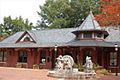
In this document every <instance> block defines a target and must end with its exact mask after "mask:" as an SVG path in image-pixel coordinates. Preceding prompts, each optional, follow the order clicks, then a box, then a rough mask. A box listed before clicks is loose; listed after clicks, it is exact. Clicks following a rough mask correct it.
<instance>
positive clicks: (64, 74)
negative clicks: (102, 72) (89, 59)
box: [48, 70, 96, 79]
mask: <svg viewBox="0 0 120 80" xmlns="http://www.w3.org/2000/svg"><path fill="white" fill-rule="evenodd" d="M48 76H50V77H54V78H64V79H95V78H96V73H86V72H79V71H78V72H74V71H64V70H62V71H55V70H53V71H49V73H48Z"/></svg>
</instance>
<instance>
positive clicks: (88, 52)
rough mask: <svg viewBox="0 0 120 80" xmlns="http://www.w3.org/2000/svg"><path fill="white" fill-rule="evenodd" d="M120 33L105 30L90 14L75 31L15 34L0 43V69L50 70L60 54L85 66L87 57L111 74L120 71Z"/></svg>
mask: <svg viewBox="0 0 120 80" xmlns="http://www.w3.org/2000/svg"><path fill="white" fill-rule="evenodd" d="M119 47H120V32H119V29H117V28H104V29H102V27H100V26H99V24H98V22H97V21H96V20H95V19H94V16H93V14H92V13H90V14H89V15H88V16H87V17H86V19H85V20H84V21H83V23H82V24H81V25H80V26H79V27H77V28H63V29H51V30H39V31H21V32H17V33H15V34H13V35H11V36H9V37H8V38H6V39H4V40H3V41H1V42H0V66H5V67H16V66H17V65H18V64H21V65H22V67H24V68H32V67H33V65H35V64H38V65H39V66H40V67H41V68H45V69H52V68H54V66H55V59H56V57H58V56H59V55H70V56H71V57H72V58H73V59H74V62H75V63H79V64H82V65H84V63H85V58H86V56H90V57H91V59H92V62H93V63H94V64H99V66H102V67H104V68H106V69H108V70H111V71H112V72H114V71H115V69H116V67H117V70H118V71H120V48H119Z"/></svg>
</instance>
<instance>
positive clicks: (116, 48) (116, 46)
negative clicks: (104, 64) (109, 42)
mask: <svg viewBox="0 0 120 80" xmlns="http://www.w3.org/2000/svg"><path fill="white" fill-rule="evenodd" d="M114 46H115V51H116V56H117V54H118V45H117V44H115V45H114ZM116 58H117V57H116ZM115 75H116V76H118V72H117V59H116V74H115Z"/></svg>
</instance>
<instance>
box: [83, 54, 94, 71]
mask: <svg viewBox="0 0 120 80" xmlns="http://www.w3.org/2000/svg"><path fill="white" fill-rule="evenodd" d="M84 66H85V72H91V71H92V70H93V63H92V61H91V57H88V56H87V57H86V63H85V65H84Z"/></svg>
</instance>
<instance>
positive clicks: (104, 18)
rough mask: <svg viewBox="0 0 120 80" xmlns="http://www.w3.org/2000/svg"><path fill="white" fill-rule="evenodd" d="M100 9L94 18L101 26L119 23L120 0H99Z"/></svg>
mask: <svg viewBox="0 0 120 80" xmlns="http://www.w3.org/2000/svg"><path fill="white" fill-rule="evenodd" d="M100 10H101V13H100V14H98V15H96V19H97V20H98V21H99V23H100V25H101V26H115V27H117V26H118V25H120V0H101V6H100Z"/></svg>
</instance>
